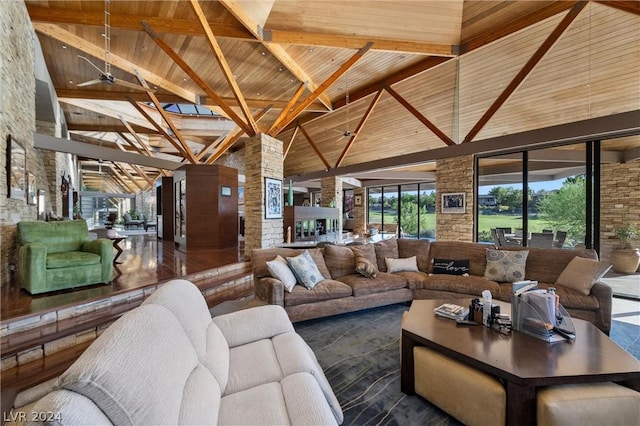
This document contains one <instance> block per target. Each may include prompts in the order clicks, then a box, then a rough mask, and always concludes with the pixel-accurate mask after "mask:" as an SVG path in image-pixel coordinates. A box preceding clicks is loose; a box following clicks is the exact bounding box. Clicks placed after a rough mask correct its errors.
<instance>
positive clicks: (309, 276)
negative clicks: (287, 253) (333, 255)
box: [287, 250, 324, 290]
mask: <svg viewBox="0 0 640 426" xmlns="http://www.w3.org/2000/svg"><path fill="white" fill-rule="evenodd" d="M287 263H288V264H289V267H290V268H291V270H292V271H293V273H294V275H295V276H296V278H297V279H298V282H299V283H300V284H302V285H303V286H305V287H306V288H308V289H309V290H311V289H312V288H313V287H315V286H316V284H318V283H319V282H320V281H322V280H324V277H323V276H322V274H321V273H320V271H319V270H318V267H317V266H316V263H315V262H314V261H313V258H312V257H311V255H310V254H309V251H308V250H305V251H303V252H302V254H300V255H298V256H295V257H287Z"/></svg>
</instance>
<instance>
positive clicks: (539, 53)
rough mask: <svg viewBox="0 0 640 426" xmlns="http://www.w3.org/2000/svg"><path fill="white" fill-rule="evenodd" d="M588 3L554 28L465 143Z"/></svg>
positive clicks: (584, 2)
mask: <svg viewBox="0 0 640 426" xmlns="http://www.w3.org/2000/svg"><path fill="white" fill-rule="evenodd" d="M588 3H589V2H588V1H580V2H578V3H576V4H575V5H574V6H573V7H572V8H571V10H570V11H569V12H568V13H567V14H566V16H565V17H564V18H563V19H562V21H560V23H559V24H558V25H557V26H556V27H555V28H554V30H553V31H552V32H551V34H549V36H548V37H547V38H546V39H545V41H544V42H543V43H542V44H541V45H540V47H539V48H538V50H536V51H535V53H534V54H533V56H531V58H530V59H529V60H528V61H527V63H526V64H525V65H524V67H522V69H521V70H520V71H519V72H518V74H516V76H515V77H514V78H513V80H511V82H510V83H509V85H507V87H505V89H504V90H503V91H502V93H500V95H499V96H498V98H497V99H496V100H495V101H494V102H493V103H492V104H491V106H490V107H489V109H487V111H486V112H485V113H484V115H483V116H482V117H481V118H480V120H478V122H477V123H476V124H475V126H473V128H472V129H471V130H470V131H469V133H468V134H467V136H465V137H464V140H463V141H462V142H463V143H464V142H471V141H472V140H473V138H474V137H476V135H477V134H478V132H480V130H482V128H483V127H484V126H485V125H486V124H487V123H488V122H489V120H490V119H491V117H493V115H494V114H495V113H496V112H497V111H498V110H499V109H500V107H501V106H502V105H503V104H504V103H505V102H506V101H507V99H509V96H511V94H512V93H513V92H515V91H516V89H517V88H518V87H519V86H520V84H522V82H523V81H524V79H525V78H526V77H527V75H529V73H530V72H531V71H533V69H534V68H535V67H536V65H537V64H538V63H539V62H540V60H541V59H542V58H543V57H544V55H545V54H546V53H547V52H548V51H549V49H551V47H552V46H553V45H554V44H555V43H556V41H558V39H559V38H560V36H562V34H564V32H565V30H566V29H567V28H569V25H571V23H572V22H573V21H574V19H576V17H577V16H578V15H579V14H580V12H581V11H582V9H584V7H585V6H586V5H587V4H588Z"/></svg>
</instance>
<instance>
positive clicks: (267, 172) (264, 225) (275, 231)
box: [244, 133, 284, 258]
mask: <svg viewBox="0 0 640 426" xmlns="http://www.w3.org/2000/svg"><path fill="white" fill-rule="evenodd" d="M283 173H284V167H283V153H282V141H280V140H278V139H274V138H272V137H271V136H269V135H265V134H262V133H260V134H257V135H256V136H254V137H252V138H250V139H248V140H247V142H246V143H245V179H246V181H245V185H244V199H245V201H244V212H245V228H244V229H245V238H244V254H245V257H247V258H250V257H251V250H253V249H254V248H263V247H271V246H273V245H275V244H280V243H282V242H283V229H282V227H283V221H282V218H280V219H265V207H264V195H265V184H264V178H266V177H268V178H273V179H279V180H282V179H283ZM283 188H284V182H283ZM282 206H283V207H282V208H283V210H284V198H283V199H282Z"/></svg>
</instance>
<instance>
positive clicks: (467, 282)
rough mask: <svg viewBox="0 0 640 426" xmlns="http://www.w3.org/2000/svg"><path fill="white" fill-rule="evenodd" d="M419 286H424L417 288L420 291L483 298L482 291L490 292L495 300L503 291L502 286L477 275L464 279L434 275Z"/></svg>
mask: <svg viewBox="0 0 640 426" xmlns="http://www.w3.org/2000/svg"><path fill="white" fill-rule="evenodd" d="M417 284H421V285H422V287H416V288H419V289H428V290H440V291H449V292H453V293H460V294H463V295H466V294H470V295H474V296H476V295H477V296H481V295H482V290H489V291H491V294H492V296H493V297H494V298H497V297H498V295H499V294H500V293H501V292H502V291H503V290H502V284H498V283H497V282H495V281H491V280H488V279H486V278H484V277H478V276H476V275H469V276H468V277H463V276H461V275H445V274H434V275H429V276H427V277H426V278H424V280H422V281H418V282H417Z"/></svg>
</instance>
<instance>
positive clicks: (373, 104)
mask: <svg viewBox="0 0 640 426" xmlns="http://www.w3.org/2000/svg"><path fill="white" fill-rule="evenodd" d="M382 92H383V90H382V89H380V90H378V93H376V95H375V96H374V97H373V100H372V101H371V103H370V104H369V107H368V108H367V110H366V111H365V113H364V115H363V116H362V119H360V122H359V123H358V126H356V129H355V130H354V132H353V134H352V135H351V138H349V141H348V142H347V145H346V146H345V147H344V150H343V151H342V154H340V157H339V158H338V161H336V165H335V167H340V165H341V164H342V162H343V161H344V159H345V157H346V156H347V153H348V152H349V150H350V149H351V147H352V146H353V144H354V143H355V141H356V139H357V138H358V134H360V132H361V131H362V128H363V127H364V125H365V124H366V123H367V120H369V117H370V116H371V113H372V112H373V110H374V108H375V107H376V105H377V104H378V101H379V100H380V97H382Z"/></svg>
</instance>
